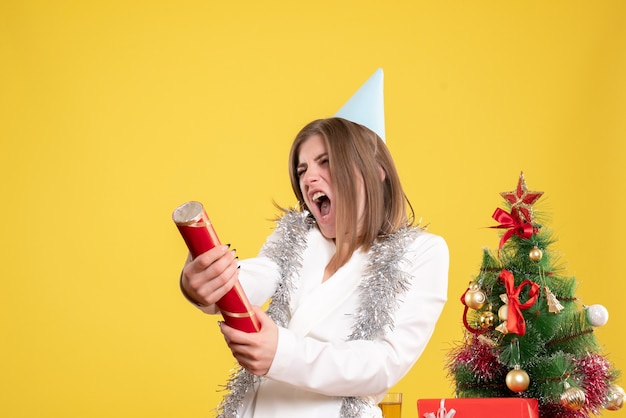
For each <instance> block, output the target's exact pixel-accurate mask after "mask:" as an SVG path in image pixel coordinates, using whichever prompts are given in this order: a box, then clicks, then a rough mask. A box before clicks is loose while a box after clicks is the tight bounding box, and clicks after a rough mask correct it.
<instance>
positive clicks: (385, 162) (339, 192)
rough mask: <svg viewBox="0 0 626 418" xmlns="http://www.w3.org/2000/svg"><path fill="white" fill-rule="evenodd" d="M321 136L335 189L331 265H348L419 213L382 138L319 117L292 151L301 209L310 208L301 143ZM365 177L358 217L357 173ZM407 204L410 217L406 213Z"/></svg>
mask: <svg viewBox="0 0 626 418" xmlns="http://www.w3.org/2000/svg"><path fill="white" fill-rule="evenodd" d="M313 135H320V136H321V137H322V138H323V140H324V142H325V144H326V150H327V152H328V158H329V166H330V173H331V176H332V181H333V184H334V187H335V188H336V190H335V202H333V203H334V206H335V208H336V210H337V212H336V213H337V216H336V232H337V233H336V238H335V243H336V245H337V252H336V253H335V255H334V256H333V259H331V262H330V263H329V266H330V267H331V268H332V270H333V271H336V270H337V269H338V268H339V267H341V266H342V265H343V264H345V263H346V262H347V261H348V260H349V259H350V257H351V256H352V253H353V252H354V251H355V250H356V249H357V248H359V247H363V249H364V250H368V249H369V248H370V247H371V246H372V244H373V243H374V242H375V241H376V239H377V238H378V237H380V236H384V235H387V234H391V233H394V232H397V231H398V230H399V229H400V228H402V227H405V226H409V225H411V224H412V223H413V219H414V214H413V209H412V207H411V204H410V202H409V200H408V199H407V197H406V195H405V193H404V191H403V189H402V185H401V184H400V178H399V176H398V172H397V170H396V167H395V164H394V162H393V158H392V157H391V154H390V153H389V150H388V148H387V146H386V145H385V143H384V142H383V140H382V139H381V138H380V137H379V136H378V135H376V134H375V133H374V132H373V131H371V130H369V129H368V128H366V127H364V126H362V125H359V124H356V123H354V122H350V121H348V120H346V119H342V118H328V119H318V120H315V121H313V122H311V123H309V124H307V125H306V126H305V127H304V128H302V130H300V132H299V133H298V135H296V138H295V139H294V141H293V144H292V146H291V151H290V153H289V177H290V179H291V187H292V189H293V192H294V194H295V195H296V198H297V199H298V203H299V206H300V208H301V210H307V209H308V208H307V207H306V204H305V202H304V198H303V196H302V191H301V190H300V183H299V178H298V175H297V167H298V163H299V161H298V158H299V152H300V146H301V145H302V143H303V142H304V141H306V140H307V139H308V138H310V137H311V136H313ZM381 169H382V171H384V180H381ZM355 171H356V173H357V174H360V176H361V177H362V178H363V184H364V189H365V210H364V214H363V218H362V225H361V227H359V225H358V222H359V217H358V206H357V204H358V200H357V192H358V187H357V186H358V183H357V181H359V180H358V176H355ZM407 206H408V208H409V209H410V218H409V217H408V216H407Z"/></svg>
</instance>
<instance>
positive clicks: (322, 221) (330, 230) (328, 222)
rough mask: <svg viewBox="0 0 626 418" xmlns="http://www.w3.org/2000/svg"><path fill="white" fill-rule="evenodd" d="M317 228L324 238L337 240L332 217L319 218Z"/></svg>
mask: <svg viewBox="0 0 626 418" xmlns="http://www.w3.org/2000/svg"><path fill="white" fill-rule="evenodd" d="M316 221H317V226H318V227H319V229H320V232H321V233H322V235H323V236H324V238H328V239H335V236H336V235H337V234H336V231H335V221H334V220H332V219H330V216H328V215H327V216H323V217H317V218H316Z"/></svg>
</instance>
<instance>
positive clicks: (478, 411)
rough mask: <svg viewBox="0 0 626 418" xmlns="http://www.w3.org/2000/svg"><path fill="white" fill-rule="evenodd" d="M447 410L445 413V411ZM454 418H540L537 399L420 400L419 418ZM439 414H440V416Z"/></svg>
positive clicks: (418, 406)
mask: <svg viewBox="0 0 626 418" xmlns="http://www.w3.org/2000/svg"><path fill="white" fill-rule="evenodd" d="M440 408H445V411H446V412H445V413H440V412H443V409H441V411H440ZM453 409H454V411H455V413H454V414H452V415H450V416H454V418H478V417H480V418H539V404H538V402H537V399H530V398H449V399H447V398H445V399H418V401H417V415H418V417H419V418H425V417H426V418H429V417H431V415H430V414H432V417H435V418H439V417H442V418H443V417H446V415H447V414H450V412H451V411H452V410H453ZM438 413H439V414H438Z"/></svg>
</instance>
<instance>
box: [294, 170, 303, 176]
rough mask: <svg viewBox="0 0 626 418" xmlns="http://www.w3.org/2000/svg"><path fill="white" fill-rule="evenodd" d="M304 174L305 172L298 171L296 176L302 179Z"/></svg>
mask: <svg viewBox="0 0 626 418" xmlns="http://www.w3.org/2000/svg"><path fill="white" fill-rule="evenodd" d="M303 174H304V170H298V171H296V176H297V177H302V175H303Z"/></svg>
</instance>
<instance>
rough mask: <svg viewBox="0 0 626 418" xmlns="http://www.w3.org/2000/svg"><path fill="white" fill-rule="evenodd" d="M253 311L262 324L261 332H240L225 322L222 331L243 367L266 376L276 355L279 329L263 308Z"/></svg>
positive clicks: (258, 374) (221, 325)
mask: <svg viewBox="0 0 626 418" xmlns="http://www.w3.org/2000/svg"><path fill="white" fill-rule="evenodd" d="M252 309H253V310H254V314H255V315H256V316H257V318H258V319H259V322H260V324H261V330H260V331H259V332H250V333H248V332H244V331H239V330H237V329H235V328H231V327H229V326H228V325H226V324H225V323H223V322H220V330H221V331H222V334H224V339H225V340H226V344H228V347H230V351H231V352H232V353H233V356H234V357H235V359H237V362H238V363H239V364H240V365H241V367H243V368H244V369H246V370H247V371H249V372H250V373H252V374H253V375H256V376H264V375H266V374H267V372H268V371H269V369H270V366H271V365H272V362H273V361H274V356H275V355H276V347H277V346H278V327H277V326H276V324H275V323H274V321H272V320H271V319H270V318H269V317H268V316H267V315H266V314H265V312H263V310H262V309H261V308H259V307H257V306H253V307H252Z"/></svg>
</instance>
